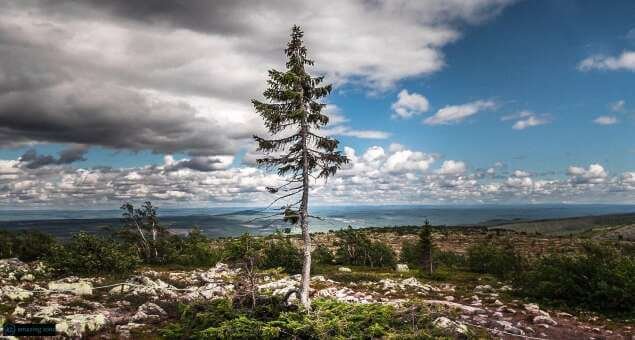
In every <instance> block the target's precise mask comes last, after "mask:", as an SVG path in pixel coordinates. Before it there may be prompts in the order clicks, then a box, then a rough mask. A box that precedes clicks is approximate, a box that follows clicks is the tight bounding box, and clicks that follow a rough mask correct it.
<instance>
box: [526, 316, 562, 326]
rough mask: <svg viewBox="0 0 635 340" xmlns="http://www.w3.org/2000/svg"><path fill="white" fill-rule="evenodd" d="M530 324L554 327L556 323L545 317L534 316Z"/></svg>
mask: <svg viewBox="0 0 635 340" xmlns="http://www.w3.org/2000/svg"><path fill="white" fill-rule="evenodd" d="M532 322H533V323H534V324H535V325H551V326H556V325H557V324H558V323H557V322H556V321H555V320H554V319H552V318H551V317H549V316H546V315H536V316H535V317H534V318H533V319H532Z"/></svg>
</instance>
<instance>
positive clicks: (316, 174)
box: [252, 26, 348, 310]
mask: <svg viewBox="0 0 635 340" xmlns="http://www.w3.org/2000/svg"><path fill="white" fill-rule="evenodd" d="M302 37H303V32H302V30H301V29H300V27H298V26H293V28H292V30H291V40H290V41H289V43H288V44H287V48H286V49H285V54H286V56H287V63H286V70H285V71H277V70H270V71H269V80H268V81H267V84H268V88H267V89H266V90H265V92H264V93H263V95H264V97H265V98H266V99H267V100H268V101H267V102H261V101H258V100H255V99H254V100H252V103H253V105H254V108H255V110H256V111H257V112H258V113H259V114H260V116H261V117H262V119H263V120H264V122H265V126H266V127H267V128H268V130H269V132H270V133H271V135H272V136H273V137H271V138H276V139H267V138H262V137H258V136H254V139H255V140H256V142H257V143H258V151H261V152H263V153H264V154H265V156H264V157H263V158H260V159H258V160H257V163H258V164H259V165H261V166H265V167H268V168H271V169H276V170H277V172H278V174H279V175H280V176H284V177H285V178H286V181H285V183H284V184H283V185H281V186H279V187H270V188H267V190H268V191H269V192H271V193H279V192H280V193H281V196H279V197H278V198H276V199H275V200H274V202H272V204H273V203H275V202H277V201H279V200H281V199H285V198H286V199H289V200H291V201H292V203H289V204H287V205H285V206H283V208H282V210H283V211H282V212H281V213H280V214H281V215H282V216H283V218H284V220H285V221H287V222H291V223H294V224H295V223H297V224H299V225H300V228H301V230H302V240H303V265H302V286H301V288H300V300H301V303H302V304H303V305H304V307H305V308H306V309H307V310H308V309H310V306H311V304H310V300H309V282H310V279H311V276H310V275H311V236H310V234H309V221H308V218H309V216H310V215H309V212H308V210H309V189H310V181H309V179H310V178H314V179H324V180H325V179H326V178H328V177H330V176H333V175H335V173H336V172H337V170H338V169H339V168H340V167H341V166H342V164H345V163H347V162H348V159H347V158H346V156H344V155H342V154H341V152H339V151H336V149H337V146H338V144H339V142H338V141H337V140H335V139H333V138H329V137H324V136H320V135H318V134H316V131H317V130H319V129H320V128H322V127H324V126H325V125H326V124H328V122H329V118H328V116H326V115H324V114H322V110H323V109H324V107H325V106H326V104H324V103H322V102H320V101H319V100H320V99H321V98H324V97H326V96H327V95H328V94H329V93H330V92H331V85H324V84H322V83H323V80H324V77H313V76H311V75H310V74H309V73H307V71H306V69H305V66H311V65H313V61H312V60H310V59H308V58H307V49H306V47H305V46H304V45H303V41H302ZM298 196H300V197H299V199H298ZM295 199H297V201H295Z"/></svg>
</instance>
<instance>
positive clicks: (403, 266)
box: [396, 263, 410, 273]
mask: <svg viewBox="0 0 635 340" xmlns="http://www.w3.org/2000/svg"><path fill="white" fill-rule="evenodd" d="M396 270H397V272H400V273H403V272H407V271H409V270H410V269H409V268H408V265H407V264H405V263H398V264H397V267H396Z"/></svg>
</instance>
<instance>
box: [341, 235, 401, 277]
mask: <svg viewBox="0 0 635 340" xmlns="http://www.w3.org/2000/svg"><path fill="white" fill-rule="evenodd" d="M337 234H338V236H339V237H340V241H339V244H338V248H337V251H336V253H335V259H336V262H337V263H340V264H344V265H355V266H370V267H392V266H394V265H395V262H396V261H395V252H394V251H393V250H392V248H390V246H388V245H386V244H384V243H381V242H376V241H371V240H370V239H369V238H368V236H366V234H364V233H362V232H358V231H355V230H353V229H352V228H351V227H350V226H349V227H348V229H345V230H340V231H338V232H337Z"/></svg>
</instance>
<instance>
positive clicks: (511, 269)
mask: <svg viewBox="0 0 635 340" xmlns="http://www.w3.org/2000/svg"><path fill="white" fill-rule="evenodd" d="M467 264H468V267H469V269H470V270H471V271H473V272H476V273H481V274H492V275H495V276H498V277H501V278H511V277H513V276H514V275H515V274H516V273H518V272H520V270H522V267H523V260H522V258H521V256H520V255H519V254H517V253H516V251H515V250H514V248H513V247H512V246H511V245H503V246H498V245H493V244H490V243H480V244H476V245H473V246H471V247H470V248H468V250H467Z"/></svg>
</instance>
